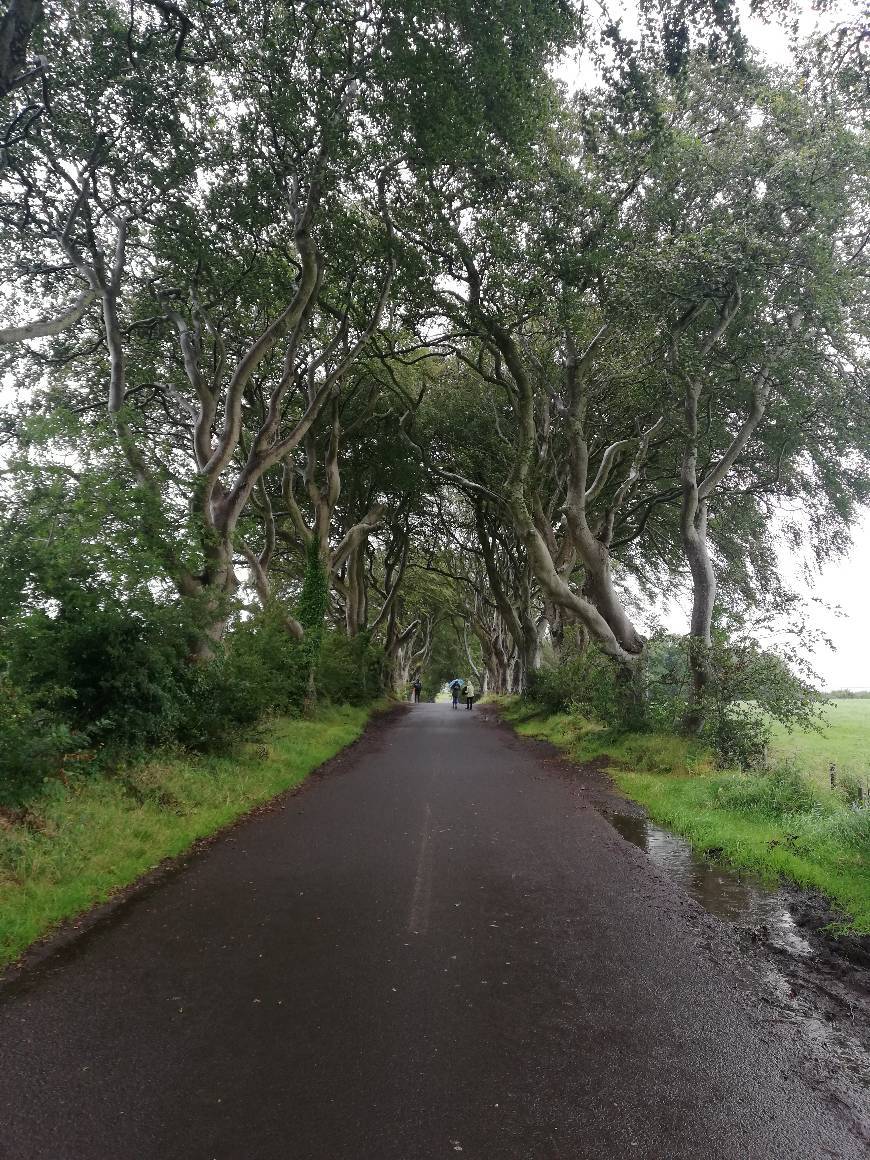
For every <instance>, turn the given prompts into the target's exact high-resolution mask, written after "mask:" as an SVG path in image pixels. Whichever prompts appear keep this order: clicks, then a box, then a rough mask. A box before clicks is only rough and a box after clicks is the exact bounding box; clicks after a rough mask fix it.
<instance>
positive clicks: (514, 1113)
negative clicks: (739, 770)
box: [0, 704, 866, 1160]
mask: <svg viewBox="0 0 870 1160" xmlns="http://www.w3.org/2000/svg"><path fill="white" fill-rule="evenodd" d="M584 787H585V788H584ZM602 792H603V791H602V789H601V787H600V786H594V785H592V784H591V781H590V780H589V778H584V776H583V775H582V774H579V773H575V774H574V775H570V774H566V773H565V772H564V771H563V770H560V768H559V766H558V764H557V763H555V762H548V761H546V760H545V759H543V758H542V757H541V754H540V749H538V748H535V747H532V746H529V745H528V744H526V743H524V742H522V741H519V740H518V739H515V738H513V737H512V735H511V734H510V733H509V732H508V730H507V729H506V728H504V727H502V726H499V725H498V724H496V723H494V722H492V721H485V720H483V719H482V715H481V713H480V711H479V709H476V710H475V711H474V712H473V713H469V712H467V711H465V710H462V709H460V710H458V711H454V710H452V709H451V707H450V706H449V705H441V704H437V705H433V704H428V705H427V704H423V705H420V706H414V707H412V708H409V709H408V710H406V711H404V712H400V713H399V714H397V715H396V716H394V717H393V718H392V719H390V720H387V721H384V722H381V723H380V724H378V725H376V726H375V727H374V729H373V730H372V731H371V732H370V733H369V734H368V735H367V737H366V738H365V739H364V740H363V741H362V742H361V743H360V744H359V745H358V746H356V747H355V748H354V749H352V750H351V751H349V753H348V754H347V755H345V756H344V757H343V758H342V759H339V760H338V762H336V763H334V764H333V766H332V767H331V768H330V769H329V770H328V772H327V773H325V774H324V775H323V776H320V777H315V778H314V779H313V780H312V781H311V782H310V783H309V785H308V786H307V787H306V788H304V789H303V790H302V791H301V792H299V793H297V794H295V795H294V796H290V797H287V798H286V799H284V800H283V801H282V803H281V804H280V805H279V806H278V807H276V808H275V809H273V810H271V811H270V812H266V813H264V814H261V815H259V816H256V817H254V818H252V819H250V820H248V821H246V822H244V823H242V824H240V825H239V826H237V827H236V828H235V829H234V830H232V831H231V832H230V833H229V834H228V835H227V836H226V837H224V838H222V839H221V840H220V841H218V842H217V843H215V844H214V845H212V846H211V847H209V848H207V849H206V850H204V851H203V852H201V853H198V854H196V855H195V856H194V857H192V858H191V859H190V860H189V862H188V864H186V865H185V866H184V867H183V868H182V869H180V870H179V871H178V872H175V873H173V874H171V875H169V876H168V877H167V878H166V879H165V880H164V881H162V882H161V883H160V884H159V885H158V886H156V887H155V888H152V889H149V890H147V891H145V892H144V893H142V894H141V895H139V896H136V897H134V898H133V899H132V900H131V901H130V902H128V903H126V904H125V905H123V906H122V907H120V908H119V909H118V911H117V912H116V913H115V914H114V915H113V916H112V918H111V919H110V920H108V921H106V922H104V923H101V924H99V925H97V926H96V927H95V928H94V929H92V930H91V931H90V932H89V933H88V934H86V935H84V936H83V937H81V938H80V939H78V940H77V941H76V942H75V943H73V944H72V945H71V946H69V947H68V948H67V949H66V950H64V951H62V952H60V953H59V954H58V955H56V956H55V957H54V958H53V959H49V960H48V961H47V962H46V963H45V964H43V965H42V966H39V967H37V968H35V969H33V970H30V971H26V972H25V973H24V975H23V976H22V977H21V978H20V979H19V980H18V981H17V982H14V983H13V984H12V985H11V986H7V987H6V989H5V991H4V992H3V994H2V998H0V1115H2V1123H0V1157H2V1158H3V1160H30V1158H38V1160H279V1158H280V1160H430V1158H431V1160H436V1158H441V1160H455V1158H456V1157H461V1160H585V1158H589V1160H592V1158H596V1160H597V1158H599V1157H607V1158H609V1160H610V1158H619V1160H623V1158H625V1157H634V1158H650V1160H680V1158H693V1160H694V1158H696V1157H703V1158H704V1160H754V1158H757V1160H780V1158H781V1160H800V1158H806V1160H815V1158H817V1157H828V1156H836V1157H843V1158H846V1160H848V1158H851V1157H859V1156H861V1157H863V1156H864V1155H865V1154H866V1153H865V1148H864V1146H862V1144H861V1142H860V1141H859V1139H858V1135H859V1132H860V1130H859V1129H856V1126H855V1123H854V1121H853V1120H850V1118H849V1117H848V1116H847V1115H845V1113H843V1112H842V1110H841V1109H839V1108H838V1105H837V1104H836V1102H835V1101H833V1100H831V1098H830V1096H829V1094H828V1093H826V1091H825V1088H824V1085H817V1084H813V1082H812V1076H811V1075H808V1074H807V1067H806V1062H805V1055H804V1053H803V1047H802V1043H801V1039H800V1035H799V1034H797V1033H796V1032H795V1029H794V1027H792V1026H790V1025H788V1024H787V1023H786V1022H784V1021H780V1020H779V1019H778V1017H777V1013H776V1009H775V1007H772V1006H771V1005H770V1004H769V1002H766V1001H764V999H763V998H762V997H760V996H759V995H758V993H757V992H758V988H757V986H755V985H754V984H753V983H752V981H751V977H750V975H749V974H748V973H747V971H746V970H745V969H744V967H745V964H744V963H743V962H742V960H741V957H740V954H739V953H738V951H737V950H735V940H734V938H733V936H731V935H730V934H729V933H728V932H726V931H725V930H724V928H723V927H722V926H721V925H720V924H719V923H718V922H717V921H716V920H714V919H713V918H711V917H710V916H708V915H706V914H705V913H704V912H703V911H702V910H701V908H700V907H699V906H698V905H697V904H695V903H694V902H693V901H692V900H691V899H689V898H688V897H687V896H685V895H684V894H682V893H681V891H680V889H679V888H678V887H677V886H676V885H674V884H673V883H671V882H670V881H669V880H668V879H667V878H665V877H663V876H662V875H661V874H660V873H659V872H658V871H656V870H655V868H654V867H652V865H651V864H650V862H649V861H648V860H647V858H646V857H645V855H644V854H643V853H642V852H641V851H639V850H637V849H635V848H634V847H633V846H631V845H629V844H628V843H626V842H625V841H623V839H622V838H620V837H619V835H618V834H617V833H616V832H615V831H614V830H613V829H612V828H611V826H610V825H609V823H608V822H607V821H606V819H605V818H604V817H603V816H602V814H601V813H599V812H598V811H597V810H596V809H595V808H593V804H592V803H593V802H594V801H595V800H596V795H597V796H598V797H600V795H601V793H602ZM819 1086H820V1087H821V1089H822V1090H818V1091H817V1090H816V1088H817V1087H819Z"/></svg>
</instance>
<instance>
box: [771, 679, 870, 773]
mask: <svg viewBox="0 0 870 1160" xmlns="http://www.w3.org/2000/svg"><path fill="white" fill-rule="evenodd" d="M825 717H826V720H827V724H826V725H825V727H824V729H823V731H822V732H821V733H815V732H812V731H808V732H805V731H795V732H794V733H788V732H787V731H786V730H785V729H784V728H783V727H782V726H781V725H774V727H773V740H772V743H771V747H770V755H771V760H772V761H773V762H776V761H783V760H788V761H789V762H790V763H792V764H794V766H795V768H797V769H799V770H801V772H802V773H805V774H806V775H807V776H808V777H811V778H812V779H813V780H814V781H816V782H818V784H819V785H826V786H827V785H829V784H830V774H829V766H830V764H831V762H832V761H833V762H835V763H836V765H837V773H838V775H839V776H841V777H842V776H851V777H856V778H858V779H859V780H864V781H866V780H870V698H866V697H861V698H858V697H856V698H854V699H849V700H845V701H835V702H832V703H831V704H830V705H829V706H828V707H827V708H826V709H825Z"/></svg>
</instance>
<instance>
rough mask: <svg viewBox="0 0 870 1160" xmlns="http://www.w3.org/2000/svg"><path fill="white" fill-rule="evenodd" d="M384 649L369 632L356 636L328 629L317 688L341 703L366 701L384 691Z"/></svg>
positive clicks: (335, 702)
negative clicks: (351, 637)
mask: <svg viewBox="0 0 870 1160" xmlns="http://www.w3.org/2000/svg"><path fill="white" fill-rule="evenodd" d="M383 661H384V653H383V649H381V648H378V647H376V646H375V645H373V644H372V643H371V638H370V636H369V634H368V633H365V632H363V633H360V634H359V636H356V637H354V638H353V639H350V638H348V637H347V636H345V635H344V633H342V632H330V633H327V634H326V635H325V637H324V639H323V642H322V645H321V651H320V663H319V666H318V671H317V690H318V693H320V694H322V695H323V696H324V697H326V698H327V700H329V701H332V702H333V703H334V704H340V705H362V704H364V703H365V702H366V701H371V700H372V699H373V698H375V697H378V696H380V695H381V693H382V692H383Z"/></svg>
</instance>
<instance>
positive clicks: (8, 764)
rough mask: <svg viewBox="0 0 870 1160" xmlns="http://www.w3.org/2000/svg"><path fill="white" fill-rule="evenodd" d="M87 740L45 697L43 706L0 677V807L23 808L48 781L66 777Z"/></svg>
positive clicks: (9, 681)
mask: <svg viewBox="0 0 870 1160" xmlns="http://www.w3.org/2000/svg"><path fill="white" fill-rule="evenodd" d="M87 740H88V739H87V737H86V736H85V735H84V734H83V733H77V732H75V731H73V730H72V729H70V728H69V726H68V725H66V724H65V723H64V722H63V721H62V720H60V719H59V718H58V717H57V716H56V715H55V714H54V713H53V711H52V709H51V707H50V704H47V703H46V699H45V695H44V696H43V702H42V703H41V704H40V702H39V700H38V699H37V698H36V697H35V696H34V695H33V694H28V693H27V692H25V691H24V690H22V689H19V688H17V687H16V686H15V685H13V684H12V682H11V680H10V679H9V678H8V677H6V676H0V805H4V806H13V807H15V806H19V805H21V804H22V802H24V801H26V799H27V798H28V797H30V796H31V795H32V794H33V793H35V792H36V791H37V790H39V789H40V788H41V786H42V783H43V782H44V780H45V779H46V778H47V777H52V776H59V775H61V774H62V773H63V770H64V763H65V759H66V758H68V757H69V756H70V755H75V756H76V757H77V758H79V757H80V755H81V754H82V751H83V750H84V749H85V747H86V745H87ZM77 764H78V762H77Z"/></svg>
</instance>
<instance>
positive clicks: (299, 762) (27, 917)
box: [0, 702, 391, 968]
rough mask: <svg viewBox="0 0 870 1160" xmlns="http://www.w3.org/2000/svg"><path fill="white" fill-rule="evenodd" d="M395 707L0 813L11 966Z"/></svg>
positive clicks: (189, 757) (59, 787) (276, 726)
mask: <svg viewBox="0 0 870 1160" xmlns="http://www.w3.org/2000/svg"><path fill="white" fill-rule="evenodd" d="M390 704H391V703H389V702H378V703H376V704H375V705H372V706H363V707H357V706H338V707H333V708H324V709H322V710H320V711H319V712H318V713H317V714H316V715H314V716H313V717H310V718H280V719H276V720H274V721H272V722H270V723H268V724H267V725H265V726H263V727H262V728H261V729H259V730H258V732H257V734H256V735H255V737H254V738H253V739H252V740H249V741H245V742H243V743H240V744H238V745H237V746H236V747H235V748H234V750H233V751H232V752H231V753H229V754H222V755H220V756H208V755H194V754H183V755H180V754H162V755H158V756H156V757H155V758H153V759H151V760H147V761H143V762H139V763H136V764H134V765H131V766H129V767H128V768H125V769H124V770H122V771H119V772H118V774H116V775H115V776H112V777H100V778H94V777H91V778H88V777H81V778H78V779H76V778H69V779H68V782H67V783H66V784H64V783H62V782H60V781H57V782H52V783H51V784H49V785H47V786H46V788H45V790H44V792H43V793H41V794H40V795H39V796H38V797H36V798H35V799H34V800H33V801H32V802H31V803H30V804H29V806H28V808H27V810H26V811H18V812H16V813H12V812H11V811H7V812H5V813H3V814H2V815H0V968H2V967H3V966H4V965H7V964H9V963H11V962H13V961H14V960H15V959H16V958H18V957H19V956H20V955H21V954H22V953H23V952H24V951H25V950H26V949H27V948H28V947H30V946H31V945H32V944H34V943H35V942H36V941H37V940H39V939H42V938H43V937H44V936H46V935H47V934H48V933H49V932H52V931H53V930H55V929H56V928H57V927H58V924H61V923H64V922H65V921H68V920H73V919H75V918H76V917H77V916H80V915H82V914H83V913H84V912H87V911H88V910H90V908H92V907H95V906H98V905H99V904H100V903H105V902H106V901H107V900H108V899H112V898H114V897H116V896H117V895H118V894H119V892H121V891H123V890H124V889H125V888H129V887H130V886H131V884H133V883H137V882H138V881H139V880H140V879H141V878H142V877H143V876H144V875H147V874H148V873H149V872H150V871H154V870H155V869H156V868H158V867H160V866H161V864H163V863H165V862H166V861H167V860H171V859H174V858H177V857H179V856H180V855H182V854H183V853H184V852H185V851H188V850H189V849H190V848H191V846H193V844H194V843H196V842H197V841H199V840H202V839H207V838H209V837H211V836H212V835H214V834H216V833H218V832H220V831H221V830H223V829H225V828H226V827H227V826H229V825H231V824H232V823H234V822H235V821H237V820H238V819H239V818H240V817H242V816H243V815H245V814H247V813H249V812H250V811H251V810H253V809H256V808H257V807H259V806H263V805H264V804H265V803H268V802H269V801H270V800H271V799H273V798H275V797H276V796H277V795H279V794H282V793H284V792H286V791H288V790H292V789H294V788H295V787H297V786H299V785H300V784H301V783H302V782H304V781H305V779H306V778H307V777H308V776H309V775H310V774H311V773H312V772H313V771H315V770H316V769H317V768H318V767H319V766H321V765H323V763H324V762H326V761H328V760H329V759H330V758H332V757H334V756H335V755H336V754H338V753H339V752H341V751H342V750H343V749H345V748H346V747H347V746H348V745H350V744H351V743H352V742H353V741H355V740H356V739H357V738H358V737H359V736H360V735H361V734H362V732H363V730H364V729H365V727H366V724H367V722H368V721H369V719H370V718H371V716H372V714H373V713H374V712H377V711H378V710H382V709H385V708H387V707H389V705H390Z"/></svg>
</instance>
